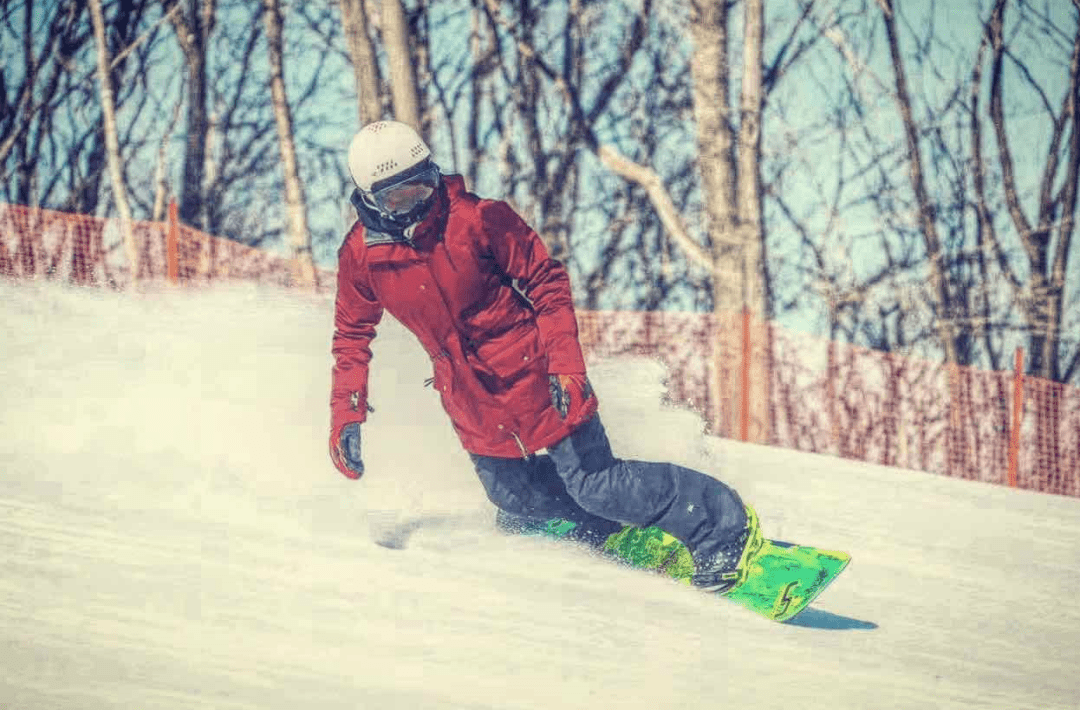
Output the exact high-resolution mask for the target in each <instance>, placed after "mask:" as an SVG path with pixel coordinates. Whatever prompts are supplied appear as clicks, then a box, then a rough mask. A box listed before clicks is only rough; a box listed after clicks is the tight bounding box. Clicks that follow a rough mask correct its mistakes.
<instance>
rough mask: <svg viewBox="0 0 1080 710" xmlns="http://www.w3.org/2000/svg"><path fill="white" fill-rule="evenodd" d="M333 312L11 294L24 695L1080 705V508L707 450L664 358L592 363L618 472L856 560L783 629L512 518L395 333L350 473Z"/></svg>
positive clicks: (149, 709) (10, 569)
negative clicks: (492, 497) (661, 464)
mask: <svg viewBox="0 0 1080 710" xmlns="http://www.w3.org/2000/svg"><path fill="white" fill-rule="evenodd" d="M331 312H332V299H330V298H329V297H328V296H309V297H305V296H297V295H296V294H283V293H281V292H278V291H273V290H263V289H258V288H255V287H244V288H232V289H224V290H221V289H212V290H208V291H185V290H162V291H154V290H148V291H142V292H138V293H132V292H129V293H127V294H114V293H110V292H105V291H93V290H72V289H66V288H61V287H56V286H48V285H43V284H26V283H22V284H11V283H0V708H4V709H5V710H99V709H104V708H121V709H123V710H131V709H132V708H138V709H139V710H154V709H157V708H168V709H170V710H172V709H175V710H196V709H200V708H214V709H215V710H231V709H237V710H240V709H244V710H247V709H251V710H256V709H257V710H277V709H280V710H297V709H298V708H317V709H318V710H330V709H332V708H350V709H352V708H373V709H376V708H377V709H380V710H385V709H393V708H404V709H416V708H422V709H424V710H435V709H438V708H497V709H499V710H516V709H522V710H524V709H533V708H536V709H539V708H587V709H588V710H596V709H597V708H648V709H649V710H655V709H659V708H703V709H710V710H713V709H717V708H752V709H753V710H766V709H768V708H778V709H779V708H784V709H785V710H787V709H790V708H800V710H803V709H806V708H830V709H844V708H853V709H854V708H857V709H859V710H866V709H874V710H881V709H884V708H912V709H917V710H927V709H928V708H935V709H954V708H979V709H980V710H985V709H987V708H1001V709H1002V710H1018V709H1021V708H1024V709H1039V710H1051V709H1056V708H1080V672H1078V667H1077V662H1078V660H1080V608H1078V605H1077V602H1078V596H1077V589H1078V588H1080V584H1078V583H1080V572H1078V564H1080V501H1078V500H1075V499H1068V498H1061V497H1051V496H1045V495H1038V494H1032V493H1026V492H1017V491H1011V490H1007V489H1005V488H1001V487H994V486H989V485H983V484H977V483H969V482H964V481H956V480H950V479H947V478H941V477H935V476H931V475H926V474H922V473H916V472H909V471H900V470H890V469H885V468H879V467H874V466H867V465H860V464H857V463H852V462H848V461H841V460H837V459H833V458H827V457H815V456H807V455H802V454H796V453H791V452H787V451H782V450H775V449H769V448H763V447H755V446H747V445H740V444H736V443H732V442H726V441H720V440H716V439H710V438H706V437H703V436H702V435H701V434H700V428H701V425H700V422H699V420H698V419H697V418H696V417H695V416H694V415H692V414H691V413H688V412H686V411H681V410H678V409H674V408H671V407H668V406H664V405H662V404H661V399H662V394H663V386H662V380H663V371H662V369H661V368H660V367H659V366H658V365H656V364H655V363H652V362H648V361H644V360H617V361H601V362H594V363H592V367H591V374H592V378H593V380H594V382H595V385H596V387H597V389H598V391H599V393H600V397H601V402H602V405H601V413H602V416H603V417H604V419H605V421H606V423H607V426H608V430H609V433H610V435H611V438H612V441H613V444H614V446H615V447H616V450H617V452H618V453H619V454H621V455H623V456H625V457H638V458H642V457H646V458H665V459H669V460H675V461H678V462H680V463H683V464H686V465H690V466H695V467H698V468H700V469H702V470H705V471H708V472H709V473H711V474H713V475H716V476H718V477H721V478H723V479H724V480H726V481H728V482H730V483H731V484H733V485H734V486H736V487H737V488H738V490H739V491H740V492H741V493H742V494H743V496H744V497H745V498H746V499H747V500H748V501H750V502H752V503H753V504H754V505H755V506H756V508H757V510H758V512H759V513H760V516H761V520H762V524H763V526H764V528H765V531H766V532H767V534H769V535H770V536H771V537H776V538H782V539H787V540H792V541H796V542H802V543H808V544H816V545H818V546H822V547H831V548H838V549H843V550H847V551H849V552H850V553H851V554H852V555H853V557H854V559H853V562H852V564H851V566H850V567H849V568H848V570H847V571H846V572H845V573H844V574H843V575H842V576H841V577H840V578H839V579H838V580H837V581H836V583H835V584H834V585H833V586H832V587H830V588H829V589H828V590H827V591H826V592H825V594H824V595H822V597H821V598H820V599H819V600H818V602H817V603H816V604H815V605H814V606H813V607H812V608H811V609H810V610H808V611H807V612H805V613H804V614H803V615H802V616H801V617H799V619H798V620H797V623H794V624H787V625H781V624H775V623H772V622H769V621H765V620H763V619H761V618H759V617H757V616H755V615H753V614H751V613H749V612H747V611H744V610H742V609H741V608H739V607H737V606H735V605H733V604H728V603H725V602H723V601H722V600H718V599H715V598H711V597H708V596H705V595H702V594H700V593H697V592H694V591H693V590H691V589H688V588H686V587H682V586H678V585H676V584H674V583H672V582H669V581H666V580H664V579H660V578H657V577H653V576H650V575H647V574H645V573H640V572H634V571H631V570H626V569H622V568H618V567H616V566H614V565H612V564H609V563H605V562H603V561H601V560H598V559H595V558H592V557H590V556H589V555H587V554H586V553H585V552H583V551H581V550H578V549H575V548H572V547H570V546H568V545H559V544H557V543H552V542H545V541H541V540H536V539H526V538H506V537H502V536H500V535H498V534H496V533H494V532H493V530H492V527H491V525H492V518H493V515H492V511H491V509H490V507H489V504H488V503H487V501H486V499H485V498H484V496H483V493H482V491H481V489H480V486H479V484H478V483H477V481H476V480H475V477H474V474H473V473H472V470H471V468H470V465H469V461H468V458H467V457H466V456H465V454H464V453H462V452H461V450H460V448H459V447H458V445H457V441H456V439H455V437H454V435H453V433H452V431H451V429H450V426H449V424H448V422H447V421H446V419H445V417H444V415H443V413H442V411H441V409H440V408H439V404H438V401H437V397H436V395H435V393H434V392H433V391H432V390H431V389H429V388H424V386H423V381H424V379H425V378H426V377H428V376H429V374H430V366H429V363H428V362H427V361H426V358H425V356H424V354H423V352H422V351H421V350H420V348H419V347H418V346H417V345H416V344H415V341H414V340H413V338H412V336H411V335H409V334H408V333H406V332H404V331H403V329H402V328H401V327H400V326H399V325H398V324H396V323H394V322H393V321H391V320H390V319H389V318H387V319H386V320H385V321H384V323H383V325H382V327H381V334H380V337H379V338H378V339H377V340H376V343H375V348H374V350H375V360H374V363H373V365H374V367H373V371H372V382H371V386H372V397H371V399H372V403H373V405H374V406H375V408H376V409H377V412H376V413H375V414H374V415H373V416H372V417H371V420H370V422H369V424H367V425H365V427H364V430H363V431H364V453H365V456H366V462H367V469H368V472H367V475H366V477H365V478H364V479H362V480H361V481H359V482H351V481H348V480H346V479H345V478H343V477H342V476H340V475H339V474H338V473H337V472H336V471H335V470H334V468H333V467H332V466H331V464H330V462H329V459H328V457H327V431H326V429H327V424H328V408H327V398H328V385H329V372H330V366H331V359H330V355H329V344H330V334H331Z"/></svg>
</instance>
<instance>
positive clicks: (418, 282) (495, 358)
mask: <svg viewBox="0 0 1080 710" xmlns="http://www.w3.org/2000/svg"><path fill="white" fill-rule="evenodd" d="M443 183H444V186H445V188H446V189H445V190H442V191H441V192H440V193H439V199H438V201H437V203H436V205H435V206H434V207H433V208H432V210H431V212H430V213H429V214H428V216H427V217H426V218H425V219H424V221H423V222H422V223H420V224H419V225H417V227H416V229H415V230H414V232H413V235H412V242H411V243H404V242H401V241H396V242H391V241H389V240H383V242H382V243H366V242H375V241H377V240H376V239H373V237H374V235H368V238H367V239H365V227H364V226H363V225H362V224H361V223H360V222H357V223H356V224H355V225H353V227H352V229H351V230H350V232H349V234H348V236H347V237H346V238H345V242H344V244H342V246H341V249H340V251H339V252H338V285H337V303H336V311H335V318H334V325H335V332H334V341H333V354H334V358H335V366H334V369H333V385H332V391H331V399H330V407H331V412H332V419H333V424H332V431H331V446H332V447H333V446H335V445H336V441H337V437H338V435H339V433H340V431H341V428H342V427H343V426H345V424H347V423H350V422H357V421H364V419H365V418H366V416H367V383H368V363H369V361H370V360H371V349H370V344H371V340H372V338H374V337H375V327H376V325H377V324H378V323H379V320H380V318H381V317H382V314H383V309H384V308H385V309H386V310H387V311H389V312H390V313H391V315H393V316H394V317H395V318H396V319H397V320H399V321H400V322H401V323H402V324H404V325H405V327H407V328H408V329H409V330H410V331H412V332H413V333H414V334H415V335H416V337H417V338H418V339H419V341H420V344H421V345H422V346H423V348H424V350H426V351H427V354H428V355H429V356H430V357H431V361H432V364H433V369H434V375H435V377H434V385H435V388H436V389H437V390H438V392H439V395H440V397H441V398H442V405H443V408H444V409H445V410H446V412H447V414H449V415H450V419H451V421H452V422H453V425H454V429H455V430H456V431H457V434H458V437H459V438H460V439H461V443H462V445H463V446H464V447H465V449H466V450H467V451H469V452H472V453H475V454H483V455H487V456H500V457H504V458H513V457H519V456H523V455H525V454H529V453H532V452H535V451H536V450H538V449H542V448H545V447H547V446H549V445H550V444H553V443H555V442H556V441H559V440H560V439H562V438H564V437H565V436H567V435H569V434H570V431H571V428H570V427H569V426H568V425H567V424H566V422H564V421H563V420H562V419H561V418H560V417H559V414H558V412H557V411H556V410H555V408H554V407H553V406H552V402H551V396H550V393H549V389H548V388H549V380H548V375H549V374H576V373H584V372H585V362H584V359H583V358H582V354H581V346H580V345H579V343H578V338H577V335H578V332H577V321H576V319H575V317H574V306H573V301H572V298H571V295H570V282H569V278H568V276H567V274H566V271H565V270H564V269H563V267H562V265H561V264H560V263H559V262H557V261H555V260H553V259H552V258H551V257H550V256H549V255H548V252H547V249H546V248H545V247H544V244H543V242H542V241H541V240H540V237H539V236H537V234H536V232H534V231H533V230H532V229H531V228H529V226H528V225H526V224H525V222H524V221H523V220H522V219H521V218H520V217H519V216H518V215H517V214H516V213H515V212H514V211H513V210H512V209H511V208H510V206H509V205H507V204H506V203H505V202H496V201H492V200H482V199H480V198H479V197H477V196H476V195H473V194H472V193H469V192H467V191H466V190H465V182H464V180H463V179H462V178H461V177H460V176H457V175H450V176H446V177H444V178H443ZM515 283H516V285H517V287H518V289H520V292H519V291H518V290H515V288H514V284H515ZM595 406H596V405H595V400H594V401H593V404H592V407H593V409H594V410H595Z"/></svg>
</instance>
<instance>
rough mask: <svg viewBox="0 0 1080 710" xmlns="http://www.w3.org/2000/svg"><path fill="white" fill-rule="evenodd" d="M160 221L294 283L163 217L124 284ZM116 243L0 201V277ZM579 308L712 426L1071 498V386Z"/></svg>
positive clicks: (114, 283)
mask: <svg viewBox="0 0 1080 710" xmlns="http://www.w3.org/2000/svg"><path fill="white" fill-rule="evenodd" d="M170 229H172V230H173V231H172V234H173V235H174V238H175V243H176V250H175V254H174V256H173V260H172V262H171V263H172V264H173V268H174V270H175V273H176V277H177V280H179V281H181V282H184V283H193V282H208V281H215V280H220V279H243V280H254V281H258V282H264V283H271V284H278V285H286V286H288V285H293V284H294V283H295V279H294V263H293V262H292V261H291V260H289V259H287V258H284V257H281V256H275V255H272V254H269V253H267V252H264V251H260V250H258V249H253V248H251V247H246V246H244V245H241V244H239V243H237V242H233V241H231V240H226V239H220V238H217V237H212V236H210V235H207V234H204V233H202V232H199V231H197V230H194V229H190V228H188V227H185V226H183V225H179V224H177V223H176V222H172V223H171V224H170V223H156V222H136V223H135V225H134V230H135V237H136V251H137V254H138V264H137V269H136V280H138V281H153V280H159V281H160V280H163V279H166V278H167V276H168V274H169V264H170V258H169V254H168V246H167V245H168V244H169V243H170V241H171V240H170V239H169V231H170ZM122 242H123V240H122V237H121V233H120V228H119V223H118V221H117V220H115V219H102V218H97V217H89V216H85V215H74V214H67V213H63V212H54V211H50V210H41V209H34V208H28V207H23V206H18V205H0V277H10V278H20V277H23V278H46V279H55V280H58V281H62V282H66V283H75V284H84V285H97V286H109V287H113V288H121V287H124V286H126V285H128V284H130V283H131V281H132V278H131V270H130V269H129V268H128V258H127V255H126V251H125V249H124V247H123V243H122ZM318 280H319V282H320V283H321V284H324V285H325V284H332V283H333V276H332V275H331V274H327V273H325V272H320V274H319V276H318ZM578 317H579V322H580V327H581V341H582V345H583V346H584V347H585V348H586V350H588V351H591V352H592V353H594V354H598V355H616V354H636V355H644V356H650V357H656V358H658V359H660V360H661V361H663V362H664V363H665V365H666V366H667V368H668V382H667V386H668V397H669V399H670V400H671V401H672V402H675V403H678V404H679V405H682V406H689V407H691V408H693V409H694V410H696V411H698V412H700V413H701V414H702V415H703V416H704V418H705V420H706V422H708V427H709V429H710V431H711V432H712V433H715V434H718V435H720V436H726V437H731V438H745V439H747V440H749V441H755V442H757V443H763V444H770V445H774V446H781V447H786V448H791V449H796V450H799V451H807V452H815V453H825V454H832V455H837V456H842V457H845V458H851V459H858V460H862V461H868V462H873V463H879V464H884V465H888V466H898V467H902V468H909V469H918V470H922V471H929V472H933V473H939V474H943V475H948V476H955V477H960V478H968V479H976V480H980V481H988V482H992V483H1002V484H1010V485H1017V486H1019V487H1022V488H1028V489H1032V490H1037V491H1044V492H1048V493H1057V494H1064V495H1072V496H1080V389H1077V388H1075V387H1069V386H1066V385H1062V384H1059V383H1055V382H1050V381H1046V380H1041V379H1037V378H1032V377H1024V376H1022V375H1019V374H1018V373H1014V372H988V371H984V370H978V369H975V368H971V367H957V366H948V365H945V364H942V363H939V362H933V361H930V360H925V359H920V358H916V357H910V356H902V355H898V354H895V353H884V352H878V351H873V350H869V349H866V348H861V347H858V346H854V345H850V344H846V343H838V342H832V341H828V340H825V339H822V338H817V337H814V336H809V335H804V334H800V333H796V332H792V331H790V330H787V329H784V328H781V327H779V326H777V325H776V324H773V323H761V322H756V321H755V322H753V323H752V324H751V322H750V321H749V320H748V319H747V320H744V319H743V318H742V317H741V316H740V315H739V314H730V315H729V316H724V315H712V314H701V313H681V312H579V314H578ZM1017 408H1018V409H1017ZM1014 410H1015V411H1018V412H1019V414H1020V416H1019V420H1017V417H1016V416H1015V415H1014Z"/></svg>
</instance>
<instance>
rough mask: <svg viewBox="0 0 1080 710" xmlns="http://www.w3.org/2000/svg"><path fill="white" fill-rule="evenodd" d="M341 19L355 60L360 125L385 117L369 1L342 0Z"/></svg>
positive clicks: (354, 68)
mask: <svg viewBox="0 0 1080 710" xmlns="http://www.w3.org/2000/svg"><path fill="white" fill-rule="evenodd" d="M340 4H341V20H342V23H343V25H344V30H345V39H346V42H347V45H348V48H349V56H350V57H351V58H352V65H353V75H354V78H355V80H356V97H357V103H358V107H359V110H360V125H361V126H364V125H367V124H369V123H372V122H373V121H378V120H379V119H380V118H382V99H381V98H380V94H379V64H378V60H377V59H376V56H375V47H374V45H373V44H372V42H371V35H370V34H369V31H368V19H367V7H366V5H367V3H366V0H340Z"/></svg>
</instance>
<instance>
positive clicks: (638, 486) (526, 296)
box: [330, 121, 761, 592]
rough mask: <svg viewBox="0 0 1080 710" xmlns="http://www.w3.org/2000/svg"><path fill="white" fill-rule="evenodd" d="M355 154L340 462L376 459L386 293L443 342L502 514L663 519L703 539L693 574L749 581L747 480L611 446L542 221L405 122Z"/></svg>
mask: <svg viewBox="0 0 1080 710" xmlns="http://www.w3.org/2000/svg"><path fill="white" fill-rule="evenodd" d="M348 163H349V171H350V173H351V174H352V178H353V180H354V182H355V183H356V189H355V190H354V191H353V194H352V203H353V205H354V206H355V208H356V210H357V212H358V214H359V220H358V221H357V222H356V223H355V224H354V225H353V227H352V228H351V230H350V231H349V233H348V235H347V236H346V238H345V241H344V243H343V244H342V246H341V249H340V251H339V252H338V277H337V298H336V304H335V318H334V326H335V331H334V336H333V346H332V351H333V355H334V358H335V365H334V368H333V381H332V388H331V389H332V391H331V412H332V424H331V432H330V453H331V458H332V459H333V461H334V464H335V465H336V466H337V468H338V469H339V470H340V471H341V473H342V474H344V475H345V476H347V477H349V478H354V479H355V478H359V477H360V476H361V475H362V474H363V473H364V463H363V459H362V457H361V449H360V440H361V438H360V430H361V424H362V423H363V422H364V421H365V420H366V419H367V414H368V412H369V407H368V402H367V389H368V388H367V385H368V363H369V361H370V360H371V349H370V343H371V341H372V339H373V338H374V337H375V334H376V326H377V325H378V323H379V321H380V319H381V317H382V314H383V309H384V308H385V309H386V310H387V311H389V312H390V313H391V314H393V316H394V317H395V318H396V319H397V320H399V321H400V322H401V323H402V324H403V325H405V327H407V328H408V329H409V330H410V331H412V332H413V333H414V334H415V335H416V337H417V338H418V339H419V341H420V344H421V345H422V346H423V348H424V349H425V350H426V351H427V354H428V355H429V356H430V357H431V361H432V365H433V369H434V373H433V374H434V378H433V379H432V382H433V384H434V386H435V388H436V390H438V392H439V395H440V396H441V398H442V404H443V407H444V409H445V410H446V412H447V414H448V415H449V417H450V420H451V422H452V424H453V427H454V429H455V431H456V433H457V435H458V437H459V439H460V440H461V443H462V446H463V447H464V448H465V450H466V451H467V452H468V453H469V455H470V457H471V459H472V462H473V464H474V466H475V469H476V472H477V474H478V475H479V477H480V481H481V482H482V484H483V486H484V488H485V490H486V492H487V496H488V498H489V499H490V500H491V502H492V503H493V504H494V505H495V506H496V508H497V509H498V511H499V512H498V513H497V519H500V520H502V521H507V520H510V521H520V522H522V523H525V522H528V521H536V520H546V519H550V518H563V519H566V520H569V521H572V522H574V523H576V524H577V525H578V529H579V530H581V531H582V532H583V534H584V538H585V539H591V541H592V542H593V543H594V544H602V542H603V540H604V539H605V538H606V537H607V536H608V535H609V534H611V533H614V532H617V531H618V530H620V529H622V527H623V525H624V524H630V525H635V526H657V527H659V528H662V529H663V530H665V531H667V532H669V533H670V534H671V535H673V536H674V537H676V538H678V539H679V540H680V541H682V542H683V543H684V544H685V545H686V546H687V548H688V549H689V550H690V551H691V553H692V555H693V558H694V563H695V567H696V569H697V574H696V575H695V576H694V580H693V581H694V583H695V585H697V586H699V587H701V588H702V589H705V590H709V591H714V592H716V591H721V592H722V591H724V590H725V589H728V588H730V587H732V586H734V585H735V584H737V583H738V582H739V581H741V578H744V577H745V572H744V570H745V567H746V565H745V561H746V559H747V556H748V555H749V554H750V553H752V552H753V549H754V548H755V547H756V546H760V544H761V534H760V532H759V530H758V527H757V520H756V517H755V515H754V513H753V511H752V509H750V508H749V507H747V506H745V505H744V504H743V502H742V501H741V500H740V498H739V496H738V494H736V492H735V491H734V490H732V489H731V488H730V487H729V486H727V485H725V484H724V483H721V482H720V481H718V480H716V479H714V478H712V477H710V476H707V475H704V474H702V473H699V472H697V471H692V470H689V469H686V468H683V467H680V466H677V465H674V464H671V463H649V462H643V461H630V460H622V459H619V458H616V457H615V456H614V455H613V453H612V451H611V446H610V444H609V442H608V438H607V435H606V433H605V431H604V425H603V424H602V423H601V420H600V415H599V413H598V411H597V409H598V402H597V397H596V393H595V392H594V391H593V390H592V387H591V386H590V384H589V380H588V377H587V376H586V371H585V361H584V358H583V357H582V352H581V346H580V344H579V343H578V334H577V322H576V320H575V317H574V307H573V301H572V298H571V294H570V283H569V278H568V276H567V273H566V271H565V269H564V268H563V266H562V265H561V264H560V263H559V262H558V261H556V260H554V259H552V258H551V257H550V256H549V255H548V252H547V249H546V248H545V247H544V244H543V242H542V241H541V240H540V238H539V236H538V235H537V234H536V232H534V231H533V230H532V229H531V228H530V227H529V226H528V225H526V224H525V222H524V221H523V220H522V219H521V218H520V217H519V216H518V215H517V214H516V213H515V212H514V211H513V210H512V209H511V208H510V206H509V205H507V204H506V203H505V202H501V201H494V200H487V199H481V198H480V197H478V196H476V195H474V194H472V193H470V192H468V191H466V189H465V182H464V180H463V178H462V177H461V176H460V175H443V174H442V173H441V171H440V169H439V167H438V166H437V165H436V164H435V163H434V162H433V160H432V155H431V151H430V149H429V148H428V146H427V145H426V144H425V143H424V141H423V139H422V138H421V137H420V136H419V134H418V133H417V132H416V131H415V130H414V129H413V128H411V127H409V126H407V125H405V124H403V123H398V122H395V121H378V122H375V123H371V124H369V125H367V126H365V127H364V128H363V129H362V130H361V131H360V132H359V133H357V134H356V136H355V137H354V138H353V140H352V142H351V144H350V146H349V153H348ZM542 450H546V452H547V453H546V454H544V453H538V452H541V451H542Z"/></svg>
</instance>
